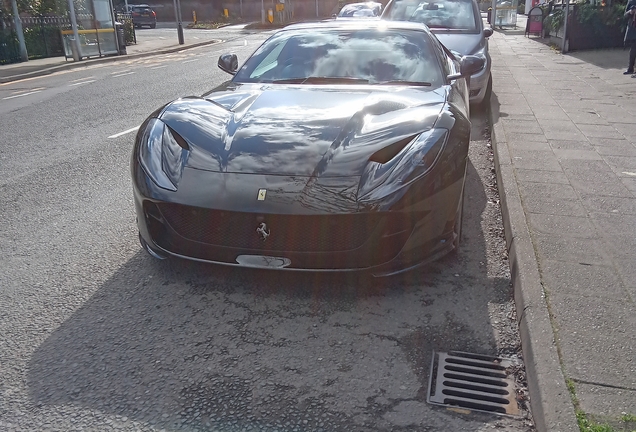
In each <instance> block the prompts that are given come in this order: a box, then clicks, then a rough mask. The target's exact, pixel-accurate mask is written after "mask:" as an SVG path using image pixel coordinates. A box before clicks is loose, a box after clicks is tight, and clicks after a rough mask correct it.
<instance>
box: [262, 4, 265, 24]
mask: <svg viewBox="0 0 636 432" xmlns="http://www.w3.org/2000/svg"><path fill="white" fill-rule="evenodd" d="M261 24H265V3H264V0H261Z"/></svg>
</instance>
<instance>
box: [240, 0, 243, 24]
mask: <svg viewBox="0 0 636 432" xmlns="http://www.w3.org/2000/svg"><path fill="white" fill-rule="evenodd" d="M239 8H240V9H239V10H240V16H241V19H242V18H243V0H241V1H240V3H239Z"/></svg>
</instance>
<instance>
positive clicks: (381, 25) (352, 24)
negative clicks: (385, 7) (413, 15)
mask: <svg viewBox="0 0 636 432" xmlns="http://www.w3.org/2000/svg"><path fill="white" fill-rule="evenodd" d="M312 29H315V30H329V29H333V30H341V29H342V30H369V29H375V30H415V31H421V32H424V33H428V34H432V33H431V32H430V30H429V29H428V27H426V26H425V25H424V24H421V23H416V22H410V21H388V20H384V21H380V20H378V19H357V20H350V21H349V20H347V21H343V20H328V21H320V22H312V23H299V24H291V25H289V26H287V27H284V28H282V29H281V30H280V31H285V30H312Z"/></svg>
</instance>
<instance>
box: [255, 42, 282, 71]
mask: <svg viewBox="0 0 636 432" xmlns="http://www.w3.org/2000/svg"><path fill="white" fill-rule="evenodd" d="M286 43H287V41H284V42H282V43H279V44H278V45H277V46H275V47H274V49H273V50H271V51H270V53H269V54H267V55H266V56H265V58H264V59H263V60H262V61H261V62H260V63H259V64H258V66H256V68H255V69H254V71H253V72H252V73H251V74H250V78H259V77H260V76H261V75H263V74H264V73H265V72H267V71H270V70H272V69H274V68H275V67H276V66H278V56H279V55H280V53H281V51H282V50H283V48H284V47H285V45H286Z"/></svg>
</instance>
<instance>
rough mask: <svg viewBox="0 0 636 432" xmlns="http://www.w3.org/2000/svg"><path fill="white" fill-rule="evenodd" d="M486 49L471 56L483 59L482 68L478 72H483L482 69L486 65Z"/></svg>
mask: <svg viewBox="0 0 636 432" xmlns="http://www.w3.org/2000/svg"><path fill="white" fill-rule="evenodd" d="M486 49H487V48H485V47H484V48H482V49H480V50H479V51H477V52H476V53H475V54H473V55H474V56H476V57H479V58H482V59H484V67H483V68H481V69H480V70H479V71H480V72H481V71H482V70H484V68H485V67H486V65H487V64H488V56H486Z"/></svg>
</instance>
